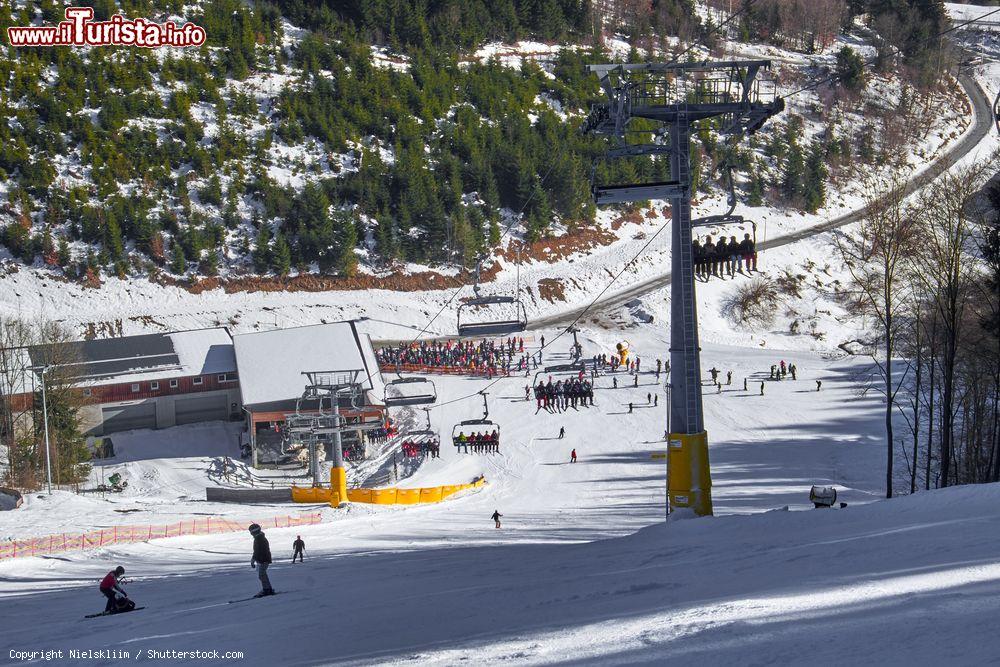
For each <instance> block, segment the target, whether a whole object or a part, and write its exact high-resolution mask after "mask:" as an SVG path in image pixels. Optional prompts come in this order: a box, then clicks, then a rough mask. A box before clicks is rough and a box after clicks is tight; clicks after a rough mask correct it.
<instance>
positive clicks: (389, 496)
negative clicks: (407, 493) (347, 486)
mask: <svg viewBox="0 0 1000 667" xmlns="http://www.w3.org/2000/svg"><path fill="white" fill-rule="evenodd" d="M372 502H373V503H375V504H376V505H395V504H396V489H395V488H391V489H372Z"/></svg>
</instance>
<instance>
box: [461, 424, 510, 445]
mask: <svg viewBox="0 0 1000 667" xmlns="http://www.w3.org/2000/svg"><path fill="white" fill-rule="evenodd" d="M476 431H479V432H481V433H486V434H489V435H492V434H493V431H496V432H497V445H499V444H500V424H497V423H496V422H495V421H493V420H492V419H466V420H463V421H460V422H458V423H457V424H455V426H454V427H453V428H452V429H451V442H452V444H454V445H455V446H456V447H460V446H461V445H459V443H458V436H459V435H461V434H462V433H464V434H465V435H466V436H469V435H472V434H473V433H475V432H476Z"/></svg>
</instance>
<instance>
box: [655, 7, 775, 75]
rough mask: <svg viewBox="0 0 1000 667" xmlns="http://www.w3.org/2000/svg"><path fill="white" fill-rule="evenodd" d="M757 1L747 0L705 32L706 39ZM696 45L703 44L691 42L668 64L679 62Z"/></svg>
mask: <svg viewBox="0 0 1000 667" xmlns="http://www.w3.org/2000/svg"><path fill="white" fill-rule="evenodd" d="M756 1H757V0H745V2H744V3H743V6H742V7H740V9H739V10H738V11H735V12H733V13H732V14H730V16H729V18H727V19H726V20H725V21H723V22H721V23H720V24H719V25H717V26H715V27H714V28H712V29H711V30H709V31H708V32H707V33H705V37H704V39H706V40H707V39H708V38H709V37H711V36H712V35H714V34H715V33H717V32H718V31H720V30H722V29H723V28H724V27H726V26H727V25H728V24H729V23H730V22H731V21H733V20H734V19H735V18H736V17H738V16H739V15H740V14H742V13H744V12H745V11H747V10H748V9H750V7H751V5H753V3H755V2H756ZM696 46H702V44H700V43H699V42H697V41H694V42H691V44H690V45H688V47H687V48H686V49H684V50H683V51H681V52H680V53H678V54H677V55H676V56H674V57H673V58H671V59H670V62H669V63H668V64H670V65H672V64H673V63H675V62H677V61H678V60H680V59H681V58H683V57H684V56H685V55H686V54H687V53H688V52H689V51H691V49H693V48H695V47H696Z"/></svg>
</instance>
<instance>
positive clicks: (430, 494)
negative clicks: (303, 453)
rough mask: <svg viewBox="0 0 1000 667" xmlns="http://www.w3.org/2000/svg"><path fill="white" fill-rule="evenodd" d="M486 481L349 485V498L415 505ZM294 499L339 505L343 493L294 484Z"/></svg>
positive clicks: (442, 497)
mask: <svg viewBox="0 0 1000 667" xmlns="http://www.w3.org/2000/svg"><path fill="white" fill-rule="evenodd" d="M485 484H486V479H485V478H483V477H480V478H478V479H477V480H475V481H474V482H472V483H470V484H446V485H444V486H428V487H424V488H417V489H397V488H395V487H392V488H388V489H348V490H347V500H349V501H351V502H352V503H373V504H376V505H416V504H417V503H437V502H441V501H442V500H444V499H445V498H448V497H449V496H452V495H455V494H456V493H458V492H459V491H465V490H467V489H476V488H479V487H481V486H483V485H485ZM292 500H294V501H295V502H297V503H330V504H331V505H334V506H337V505H339V504H340V500H341V496H340V494H339V493H337V491H336V490H335V489H333V488H330V487H325V486H324V487H308V486H305V487H302V486H293V487H292Z"/></svg>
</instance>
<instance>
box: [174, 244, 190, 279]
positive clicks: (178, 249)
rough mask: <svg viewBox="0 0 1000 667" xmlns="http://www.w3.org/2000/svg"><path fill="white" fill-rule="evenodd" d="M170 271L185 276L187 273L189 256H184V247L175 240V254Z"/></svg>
mask: <svg viewBox="0 0 1000 667" xmlns="http://www.w3.org/2000/svg"><path fill="white" fill-rule="evenodd" d="M170 272H171V273H174V274H177V275H179V276H183V275H184V274H185V273H187V258H186V257H185V256H184V247H183V246H182V245H181V244H180V243H178V242H177V241H176V240H175V241H174V247H173V256H172V258H171V260H170Z"/></svg>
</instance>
